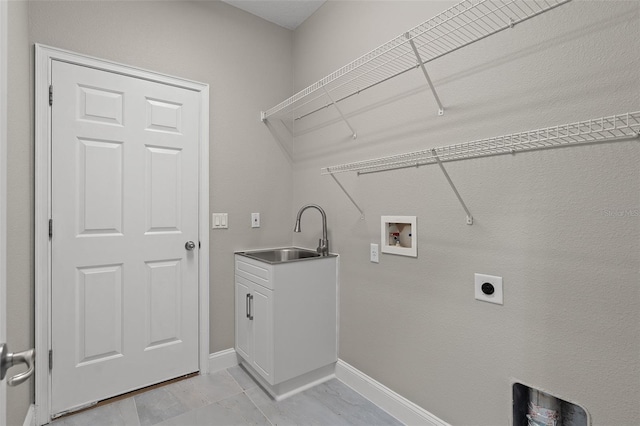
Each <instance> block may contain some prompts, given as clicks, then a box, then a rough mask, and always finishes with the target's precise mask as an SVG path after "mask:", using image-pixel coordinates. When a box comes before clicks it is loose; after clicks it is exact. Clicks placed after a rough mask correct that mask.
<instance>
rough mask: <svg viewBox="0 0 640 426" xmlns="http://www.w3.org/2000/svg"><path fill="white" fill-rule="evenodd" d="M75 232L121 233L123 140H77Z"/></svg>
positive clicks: (89, 233)
mask: <svg viewBox="0 0 640 426" xmlns="http://www.w3.org/2000/svg"><path fill="white" fill-rule="evenodd" d="M78 151H79V152H78V156H77V158H78V170H77V173H78V177H77V182H78V188H77V196H78V208H79V211H78V234H80V235H96V234H98V235H99V234H122V221H123V220H122V216H123V210H122V209H123V200H122V196H123V190H122V185H123V177H122V174H123V169H122V164H123V148H122V143H120V142H114V141H102V140H92V139H79V140H78Z"/></svg>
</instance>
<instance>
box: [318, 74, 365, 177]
mask: <svg viewBox="0 0 640 426" xmlns="http://www.w3.org/2000/svg"><path fill="white" fill-rule="evenodd" d="M322 90H324V93H325V94H326V95H327V97H328V98H329V100H330V101H331V103H332V104H333V106H334V107H336V110H337V111H338V114H340V118H342V121H344V122H345V123H346V125H347V126H348V127H349V129H350V130H351V134H352V135H353V138H354V139H355V138H357V137H358V134H357V133H356V131H355V130H354V129H353V127H351V124H349V121H348V120H347V118H346V117H345V116H344V114H343V113H342V110H341V109H340V107H339V106H338V104H337V103H336V101H334V100H333V98H332V97H331V95H330V94H329V91H328V90H327V88H326V87H324V86H322ZM332 176H333V175H332ZM334 179H335V178H334Z"/></svg>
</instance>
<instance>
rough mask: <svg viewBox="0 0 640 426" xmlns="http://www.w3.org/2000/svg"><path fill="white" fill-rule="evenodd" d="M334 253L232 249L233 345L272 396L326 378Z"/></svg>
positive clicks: (333, 324) (333, 330)
mask: <svg viewBox="0 0 640 426" xmlns="http://www.w3.org/2000/svg"><path fill="white" fill-rule="evenodd" d="M337 274H338V257H337V256H335V255H333V256H329V257H319V258H314V259H305V260H299V261H292V262H281V263H268V262H264V261H261V260H256V259H253V258H250V257H247V256H245V255H242V254H236V255H235V308H236V309H235V310H236V313H235V314H236V315H235V317H236V324H235V338H236V343H235V350H236V353H237V354H238V355H239V357H240V361H241V363H242V364H243V365H244V366H245V367H246V368H247V370H248V371H249V372H250V373H251V374H252V375H253V376H254V377H255V378H256V379H257V380H258V381H259V382H260V383H261V384H262V385H263V387H265V388H266V389H267V391H269V393H271V395H272V396H273V397H274V398H275V399H276V400H280V399H283V398H285V397H287V396H289V395H291V394H293V393H296V392H298V391H300V390H303V389H306V388H308V387H310V386H312V385H314V384H316V383H319V382H321V381H323V380H326V379H328V378H331V377H332V376H333V373H334V368H335V362H336V361H337V358H338V353H337V326H338V324H337V283H338V281H337Z"/></svg>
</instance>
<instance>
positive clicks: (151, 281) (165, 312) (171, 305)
mask: <svg viewBox="0 0 640 426" xmlns="http://www.w3.org/2000/svg"><path fill="white" fill-rule="evenodd" d="M146 266H147V279H146V290H147V291H146V300H147V303H146V304H147V306H146V308H147V311H146V330H147V346H146V349H145V350H149V349H154V348H157V347H162V346H166V345H168V344H173V343H178V342H180V329H181V323H180V321H181V320H180V318H181V317H182V315H181V305H182V299H181V291H180V289H181V287H182V272H181V270H180V260H179V259H175V260H163V261H153V262H146Z"/></svg>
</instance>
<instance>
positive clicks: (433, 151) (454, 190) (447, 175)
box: [431, 149, 473, 225]
mask: <svg viewBox="0 0 640 426" xmlns="http://www.w3.org/2000/svg"><path fill="white" fill-rule="evenodd" d="M431 153H432V154H433V156H434V157H435V159H436V161H437V162H438V166H440V170H442V173H444V177H446V178H447V182H449V185H451V189H453V192H454V193H455V194H456V197H458V201H460V204H462V208H463V209H464V211H465V212H466V213H467V225H473V216H472V215H471V212H470V211H469V209H468V208H467V205H466V204H465V203H464V201H463V200H462V197H461V196H460V193H459V192H458V190H457V189H456V186H455V185H454V184H453V181H452V180H451V178H450V177H449V173H447V170H446V169H445V168H444V165H443V164H442V161H440V157H438V154H437V153H436V150H435V149H432V150H431Z"/></svg>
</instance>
